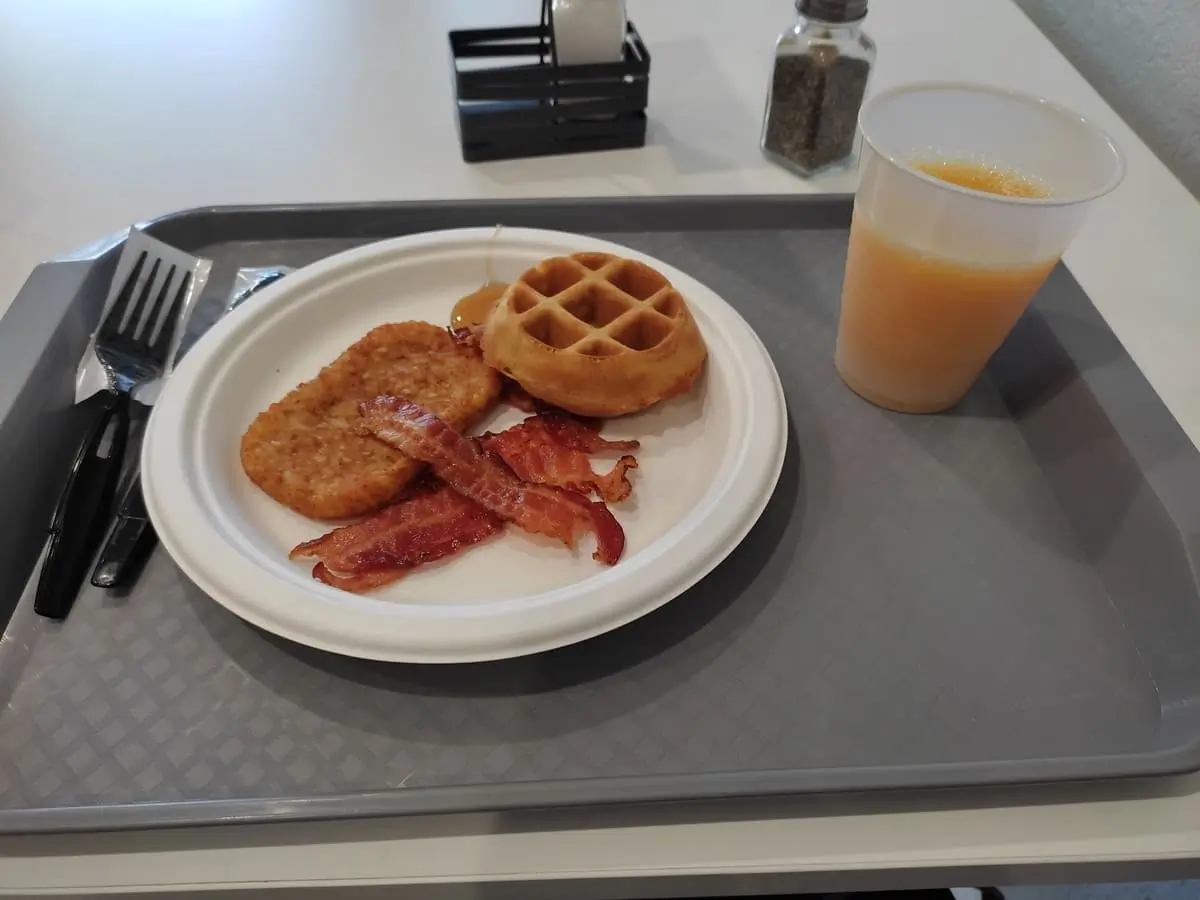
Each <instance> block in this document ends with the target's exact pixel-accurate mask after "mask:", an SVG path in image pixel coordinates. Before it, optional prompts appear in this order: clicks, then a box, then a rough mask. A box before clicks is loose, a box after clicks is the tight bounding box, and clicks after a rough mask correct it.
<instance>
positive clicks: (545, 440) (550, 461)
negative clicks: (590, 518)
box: [478, 413, 639, 503]
mask: <svg viewBox="0 0 1200 900" xmlns="http://www.w3.org/2000/svg"><path fill="white" fill-rule="evenodd" d="M478 440H479V444H480V446H481V447H483V449H484V450H488V451H491V452H493V453H496V454H497V455H499V456H500V458H501V459H503V460H504V462H505V463H507V464H508V466H509V468H511V469H512V470H513V472H515V473H516V475H517V477H518V478H520V479H522V480H524V481H533V482H536V483H538V484H554V485H558V486H559V487H564V488H569V489H571V490H573V491H579V493H581V494H592V493H594V494H596V495H597V496H599V497H600V498H601V499H603V500H605V501H607V502H608V503H616V502H619V501H621V500H624V499H625V498H626V497H628V496H629V493H630V491H632V490H633V486H632V485H631V484H630V483H629V478H628V477H627V476H626V474H625V473H626V471H628V470H629V469H636V468H637V460H636V459H635V458H634V457H632V456H629V455H625V456H622V457H621V458H620V459H618V460H617V462H616V465H615V466H614V467H613V469H612V471H610V472H609V473H608V474H606V475H597V474H596V473H595V472H594V471H592V464H591V461H590V460H589V459H588V454H589V453H598V452H600V451H603V450H636V449H637V448H638V446H639V444H638V442H637V441H606V440H605V439H604V438H602V437H600V423H599V422H594V421H582V420H580V419H576V418H574V417H572V416H569V415H566V414H565V413H540V414H539V415H536V416H530V417H529V418H528V419H526V420H525V421H524V422H522V423H521V424H519V425H514V426H513V427H512V428H507V429H505V430H504V431H501V432H499V433H492V432H488V433H487V434H482V435H480V436H479V438H478Z"/></svg>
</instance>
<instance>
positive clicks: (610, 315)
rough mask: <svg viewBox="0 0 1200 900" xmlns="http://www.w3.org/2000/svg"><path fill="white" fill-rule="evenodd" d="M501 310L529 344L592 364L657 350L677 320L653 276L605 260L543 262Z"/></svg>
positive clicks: (675, 305)
mask: <svg viewBox="0 0 1200 900" xmlns="http://www.w3.org/2000/svg"><path fill="white" fill-rule="evenodd" d="M507 302H508V305H509V311H510V312H511V313H512V314H513V315H515V316H516V317H517V318H518V324H519V326H520V328H521V330H522V331H523V332H524V333H525V334H527V335H528V336H529V337H531V338H533V339H534V340H535V341H538V342H539V343H541V344H544V345H546V346H548V347H551V348H553V349H555V350H562V351H569V352H573V353H578V354H580V355H582V356H590V357H594V358H606V357H613V356H620V355H623V354H625V353H639V352H643V351H646V350H651V349H653V348H654V347H657V346H658V345H659V344H661V343H662V342H663V341H665V340H666V339H667V338H668V337H670V335H671V333H672V332H673V331H674V330H675V329H676V327H677V324H678V323H677V321H676V320H677V319H678V318H679V317H680V316H681V315H682V312H683V303H682V298H680V296H679V294H678V293H677V292H676V291H675V289H674V288H672V287H671V284H670V283H669V282H668V281H667V280H666V279H664V278H663V277H662V276H661V275H660V274H659V273H658V272H656V271H654V270H653V269H651V268H650V267H648V266H643V265H641V264H640V263H637V262H634V261H632V260H626V259H620V258H617V257H612V256H609V255H608V254H604V253H576V254H574V255H572V256H569V257H556V258H554V259H549V260H546V261H545V262H544V263H542V264H541V265H540V266H538V267H537V268H535V269H531V270H529V271H528V272H526V273H525V274H524V275H523V276H522V278H521V281H519V282H517V283H516V284H514V285H513V287H512V289H511V290H510V292H509V296H508V299H507Z"/></svg>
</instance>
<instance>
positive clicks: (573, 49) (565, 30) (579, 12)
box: [550, 0, 625, 66]
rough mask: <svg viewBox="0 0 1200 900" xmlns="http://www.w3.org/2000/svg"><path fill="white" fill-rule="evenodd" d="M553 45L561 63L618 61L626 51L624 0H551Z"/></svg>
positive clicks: (563, 64)
mask: <svg viewBox="0 0 1200 900" xmlns="http://www.w3.org/2000/svg"><path fill="white" fill-rule="evenodd" d="M550 15H551V17H552V18H553V22H554V49H555V53H556V54H557V56H558V64H559V65H560V66H581V65H588V64H591V63H617V62H620V61H621V60H622V59H623V58H624V51H625V0H554V2H553V4H552V5H551V7H550Z"/></svg>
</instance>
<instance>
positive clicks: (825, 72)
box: [763, 46, 871, 172]
mask: <svg viewBox="0 0 1200 900" xmlns="http://www.w3.org/2000/svg"><path fill="white" fill-rule="evenodd" d="M870 75H871V65H870V63H868V62H867V61H866V60H863V59H856V58H854V57H851V56H845V55H843V54H842V53H840V52H839V51H838V49H837V48H836V47H821V46H817V47H811V48H809V50H808V51H807V52H806V53H803V54H799V55H791V56H780V57H778V58H777V59H776V60H775V72H774V77H773V78H772V82H771V99H770V103H769V105H768V108H767V124H766V126H765V128H764V130H763V150H764V151H766V152H767V153H768V154H770V155H772V156H775V157H778V158H779V159H780V161H782V162H783V163H785V164H790V165H792V166H794V167H797V168H799V169H801V170H802V171H804V172H813V171H815V170H817V169H820V168H823V167H824V166H827V165H829V164H831V163H835V162H838V161H839V160H842V159H845V158H846V157H848V156H849V155H850V154H851V152H853V150H854V135H855V131H856V129H857V126H858V110H859V107H860V106H861V105H862V101H863V96H864V95H865V94H866V90H867V81H868V79H869V78H870Z"/></svg>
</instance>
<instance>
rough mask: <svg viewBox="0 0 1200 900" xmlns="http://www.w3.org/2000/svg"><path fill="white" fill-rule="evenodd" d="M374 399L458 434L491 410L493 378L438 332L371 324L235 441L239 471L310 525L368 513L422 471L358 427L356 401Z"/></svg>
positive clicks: (419, 325)
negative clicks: (424, 412)
mask: <svg viewBox="0 0 1200 900" xmlns="http://www.w3.org/2000/svg"><path fill="white" fill-rule="evenodd" d="M380 394H392V395H395V396H398V397H404V398H406V399H408V400H410V401H412V402H413V403H416V404H419V405H420V406H423V407H425V408H426V409H428V410H430V411H432V412H434V413H436V414H437V415H438V416H439V417H440V418H442V419H444V420H445V421H446V422H448V423H450V424H451V425H453V426H454V428H455V429H457V430H459V431H463V430H466V429H467V428H470V427H471V425H473V424H474V423H475V422H476V421H478V419H479V418H480V417H482V416H483V415H484V414H485V413H486V412H487V411H488V410H489V409H490V408H491V407H492V405H493V404H494V403H495V402H496V399H497V398H498V397H499V394H500V377H499V376H498V375H497V374H496V372H495V371H494V370H492V369H491V368H489V367H488V366H487V365H486V364H485V363H484V362H483V360H482V358H480V356H479V354H478V353H477V352H476V351H474V350H472V349H471V348H469V347H464V346H462V345H461V344H459V343H458V342H456V341H455V340H454V339H453V338H452V337H451V336H450V335H449V334H448V333H447V332H446V330H445V329H443V328H439V327H437V326H436V325H431V324H429V323H428V322H400V323H396V324H390V325H380V326H379V327H378V328H375V329H373V330H371V331H370V332H368V333H367V334H366V335H365V336H364V337H363V338H362V339H360V340H359V341H357V342H356V343H355V344H353V345H352V346H351V347H350V348H349V349H347V350H346V351H345V352H344V353H342V355H341V356H339V357H338V358H337V359H336V360H334V361H333V362H332V363H330V364H329V365H328V366H326V367H325V368H324V369H322V370H321V372H320V374H318V375H317V377H316V378H314V379H312V380H311V381H306V382H304V383H303V384H301V385H299V386H298V387H296V388H294V389H293V390H291V391H290V392H289V393H288V394H287V396H285V397H284V398H283V399H282V400H279V401H278V402H276V403H273V404H271V406H270V407H268V408H267V409H266V410H264V411H263V412H261V413H259V414H258V416H257V417H256V418H255V419H254V421H253V422H252V423H250V427H249V428H247V429H246V433H245V434H244V435H242V442H241V458H242V468H243V469H244V470H245V472H246V475H247V476H249V478H250V480H251V481H252V482H254V484H256V485H257V486H258V487H259V488H261V489H262V490H263V491H265V492H266V493H267V494H268V495H270V496H271V497H272V498H273V499H275V500H276V501H278V502H279V503H282V504H283V505H284V506H286V507H288V508H289V509H292V510H295V511H296V512H298V513H300V514H301V515H304V516H308V517H310V518H314V519H347V518H351V517H353V516H362V515H367V514H368V513H372V512H375V511H376V510H378V509H380V508H382V507H384V506H386V505H387V504H388V502H389V501H391V500H392V499H393V498H395V497H396V496H397V494H399V493H400V492H401V491H402V490H403V489H404V487H405V486H406V485H407V484H408V483H409V481H411V480H412V478H413V477H414V476H415V475H416V474H417V473H418V472H419V471H420V470H421V468H422V465H421V463H419V462H417V461H416V460H413V459H411V458H409V457H407V456H405V455H404V454H403V453H401V452H400V451H399V450H396V449H394V448H392V447H389V446H388V445H387V444H385V443H383V442H382V441H378V440H376V439H375V438H374V437H372V436H371V435H370V434H369V433H367V432H366V431H365V430H364V429H363V428H362V426H361V420H360V417H359V414H358V404H359V402H360V401H362V400H370V399H373V398H374V397H377V396H379V395H380Z"/></svg>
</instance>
